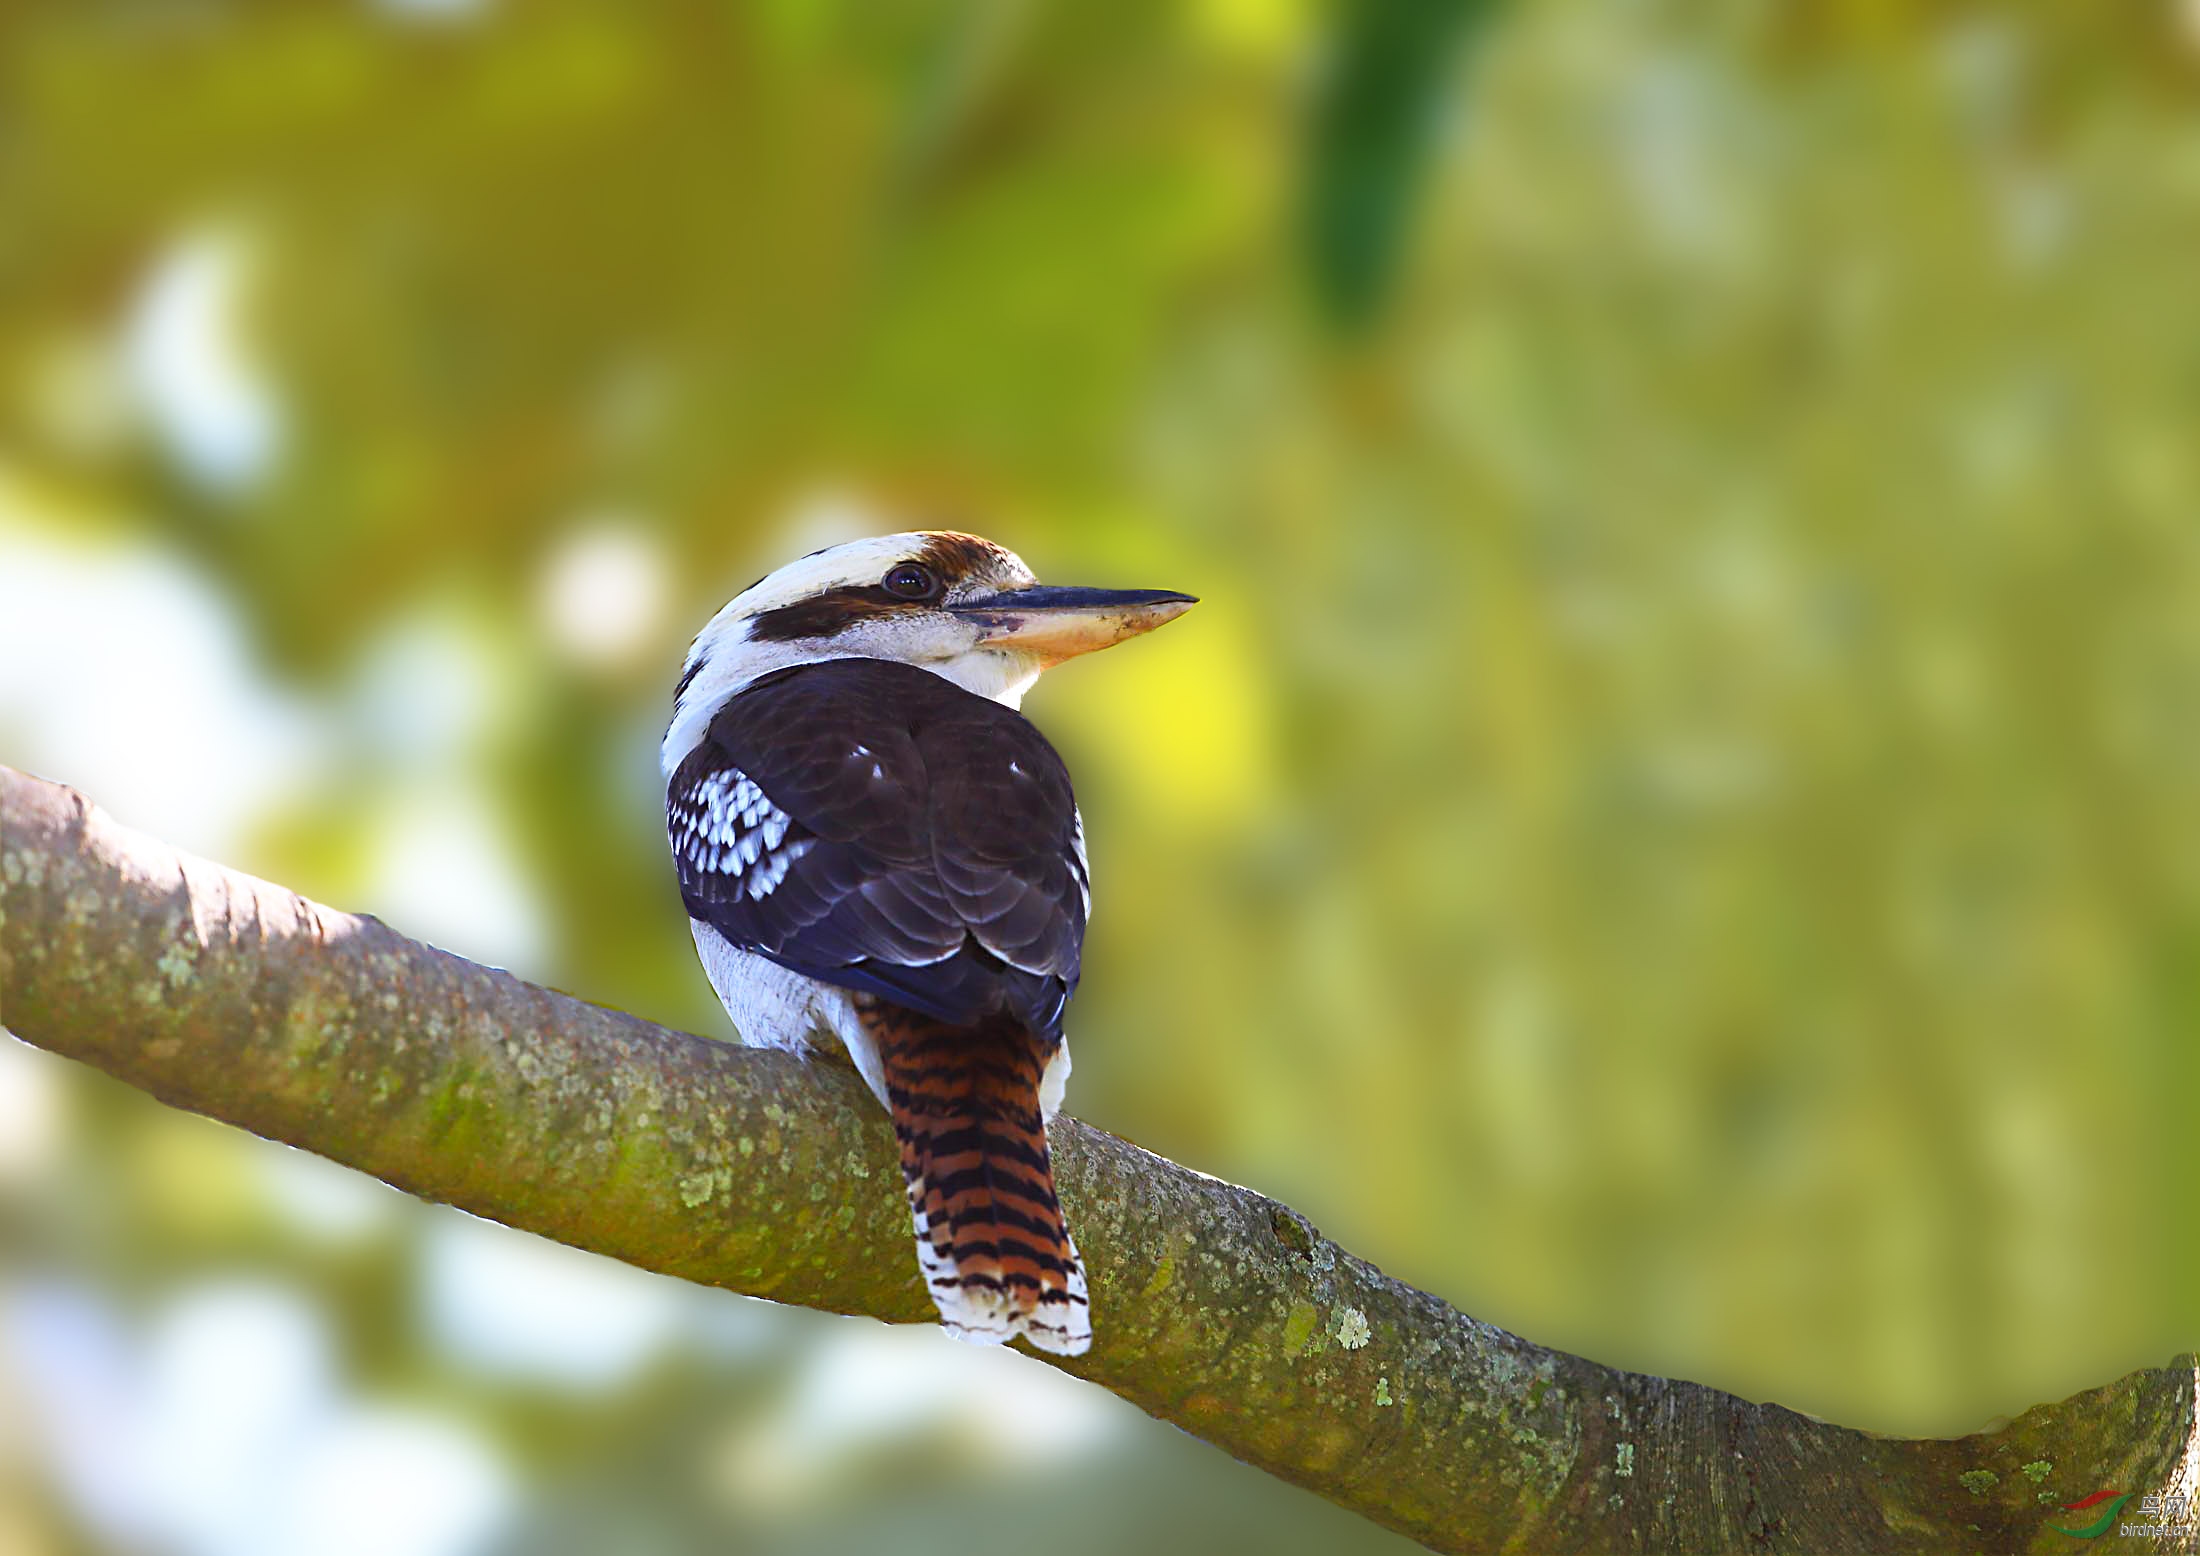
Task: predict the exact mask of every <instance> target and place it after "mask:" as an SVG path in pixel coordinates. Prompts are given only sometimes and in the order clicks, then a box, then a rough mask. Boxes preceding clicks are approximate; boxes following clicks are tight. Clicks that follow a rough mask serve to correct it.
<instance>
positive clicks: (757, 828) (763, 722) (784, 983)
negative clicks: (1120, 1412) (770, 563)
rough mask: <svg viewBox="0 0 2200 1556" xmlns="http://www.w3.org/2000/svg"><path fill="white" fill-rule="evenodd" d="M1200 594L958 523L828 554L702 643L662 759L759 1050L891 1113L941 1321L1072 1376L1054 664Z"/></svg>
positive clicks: (750, 595)
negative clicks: (1082, 577) (1126, 578)
mask: <svg viewBox="0 0 2200 1556" xmlns="http://www.w3.org/2000/svg"><path fill="white" fill-rule="evenodd" d="M1196 603H1197V601H1196V599H1195V597H1194V596H1192V595H1189V594H1182V593H1179V592H1177V591H1175V590H1169V589H1093V588H1067V587H1060V586H1052V585H1046V584H1041V583H1040V582H1039V581H1038V580H1037V578H1036V577H1035V576H1034V575H1033V573H1032V571H1031V569H1030V568H1029V567H1027V566H1026V565H1025V564H1024V562H1023V561H1022V559H1021V558H1019V557H1018V556H1017V555H1016V554H1015V553H1014V552H1012V551H1010V550H1008V549H1007V548H1006V547H1004V546H1001V545H998V544H996V543H994V542H993V541H990V540H985V539H982V538H980V537H978V536H975V535H968V534H963V533H960V532H957V531H952V530H916V531H908V532H904V533H899V534H891V535H879V536H872V537H868V538H865V539H860V540H852V541H849V542H847V543H845V544H841V545H835V546H830V547H827V548H826V549H824V550H821V551H814V552H812V553H810V554H809V555H808V556H805V557H802V558H800V559H799V560H797V561H794V562H791V563H789V564H788V565H786V566H784V567H781V568H780V569H779V570H778V571H776V572H773V573H770V574H768V575H766V576H765V577H764V578H762V579H759V580H758V581H757V582H756V583H754V584H752V585H751V586H750V587H748V588H747V589H744V590H743V591H742V592H741V593H739V594H737V595H735V596H734V597H733V599H732V600H730V601H729V602H727V604H726V605H725V606H724V608H722V609H721V610H720V611H719V612H718V613H717V614H716V615H714V616H713V617H711V619H710V621H709V622H708V623H707V624H706V625H705V626H704V628H703V630H702V631H701V632H700V633H698V634H697V635H696V637H695V640H694V642H693V644H692V645H691V647H690V648H689V650H688V653H687V657H686V660H685V662H684V664H683V665H682V668H681V672H680V678H679V683H678V686H677V689H676V690H675V692H674V696H673V714H672V721H671V724H670V726H669V727H668V729H667V730H666V732H665V738H664V744H663V746H662V749H661V751H660V758H661V763H662V767H663V772H664V778H665V826H666V832H667V835H668V837H669V839H670V842H671V847H672V855H673V859H674V862H675V864H676V866H677V870H678V875H679V883H680V896H681V900H682V902H683V904H684V905H685V907H686V909H687V913H688V919H689V924H690V927H691V929H692V930H693V932H694V939H695V947H696V952H697V954H698V956H699V958H700V959H701V961H702V964H703V969H704V972H705V973H706V974H707V976H708V977H709V979H710V983H711V986H712V988H713V989H714V990H715V991H716V993H717V995H718V998H719V1000H720V1002H721V1003H722V1004H723V1005H724V1006H725V1008H726V1013H727V1015H728V1016H730V1017H731V1018H732V1020H733V1024H734V1026H735V1028H736V1030H737V1031H738V1033H739V1035H740V1038H741V1040H742V1041H743V1042H745V1043H747V1044H749V1045H751V1046H755V1047H767V1048H784V1049H790V1050H794V1051H796V1052H804V1051H813V1050H818V1049H821V1050H823V1051H826V1052H830V1051H831V1047H832V1045H833V1043H834V1042H835V1041H836V1040H837V1042H838V1043H839V1044H840V1045H841V1046H842V1047H844V1048H845V1049H846V1051H847V1055H848V1057H849V1058H850V1059H851V1060H852V1061H853V1062H854V1064H855V1068H856V1071H857V1073H858V1074H860V1075H861V1076H862V1078H863V1080H864V1082H865V1084H866V1085H868V1086H869V1088H870V1090H871V1092H872V1093H873V1094H874V1095H875V1096H876V1097H877V1098H878V1100H879V1101H880V1102H881V1103H883V1104H884V1105H885V1108H886V1111H887V1113H888V1114H889V1115H890V1117H891V1118H892V1121H893V1126H894V1134H895V1138H896V1141H897V1143H898V1145H899V1147H900V1155H901V1170H902V1176H903V1179H904V1181H905V1183H906V1186H907V1189H908V1196H909V1208H910V1215H911V1220H912V1223H913V1227H914V1231H915V1237H916V1253H917V1266H918V1270H919V1273H920V1274H921V1276H922V1278H923V1280H924V1282H925V1286H926V1288H927V1290H928V1291H929V1293H930V1295H931V1298H932V1301H933V1304H934V1306H935V1307H936V1308H937V1310H938V1313H939V1318H940V1323H941V1326H942V1327H943V1328H945V1329H946V1330H947V1331H948V1332H949V1333H950V1334H953V1335H955V1336H957V1337H958V1338H961V1339H965V1340H970V1341H973V1342H976V1343H981V1344H1003V1343H1006V1342H1008V1341H1010V1340H1012V1339H1014V1338H1016V1337H1017V1336H1019V1335H1020V1336H1022V1337H1023V1338H1024V1340H1025V1341H1026V1343H1027V1344H1030V1345H1032V1346H1034V1347H1037V1348H1038V1349H1040V1350H1044V1351H1049V1352H1053V1353H1056V1354H1059V1355H1067V1356H1075V1355H1080V1354H1082V1353H1083V1352H1084V1351H1086V1350H1087V1349H1088V1348H1089V1347H1090V1346H1091V1344H1092V1320H1091V1307H1090V1295H1089V1291H1088V1289H1087V1283H1086V1279H1085V1271H1084V1266H1083V1263H1082V1261H1081V1259H1080V1258H1079V1256H1078V1252H1077V1245H1076V1242H1075V1240H1074V1239H1073V1238H1072V1237H1071V1235H1070V1232H1069V1228H1068V1226H1067V1225H1066V1224H1065V1223H1064V1220H1063V1217H1062V1209H1061V1205H1060V1202H1059V1200H1058V1199H1057V1198H1056V1195H1055V1188H1054V1170H1053V1159H1052V1156H1051V1154H1050V1151H1049V1148H1048V1141H1047V1126H1048V1124H1049V1123H1050V1122H1051V1121H1052V1120H1053V1118H1054V1116H1055V1115H1056V1113H1057V1112H1058V1111H1059V1110H1060V1108H1061V1105H1062V1097H1063V1089H1064V1087H1065V1085H1066V1083H1067V1082H1068V1079H1069V1073H1070V1055H1069V1041H1068V1038H1067V1036H1066V1035H1065V1033H1064V1031H1063V1020H1064V1016H1065V1013H1066V1011H1067V1009H1068V1006H1069V1002H1070V998H1071V996H1072V995H1073V994H1075V993H1076V990H1077V981H1078V975H1079V971H1080V967H1081V962H1082V957H1083V946H1084V936H1085V924H1086V921H1087V919H1088V917H1089V915H1090V913H1091V910H1092V871H1091V866H1090V863H1089V861H1088V859H1087V853H1086V847H1085V824H1084V817H1083V815H1082V814H1081V813H1080V811H1079V810H1078V806H1077V800H1076V796H1075V794H1074V792H1073V790H1072V788H1071V784H1070V776H1069V771H1068V769H1067V768H1066V767H1065V766H1064V765H1063V762H1062V759H1061V757H1060V756H1059V755H1058V754H1057V753H1056V751H1055V749H1054V747H1053V746H1052V745H1050V744H1049V743H1048V742H1047V739H1046V737H1045V736H1044V735H1042V734H1040V733H1039V731H1038V729H1037V728H1036V727H1035V726H1033V725H1032V723H1031V722H1030V721H1029V720H1028V719H1026V718H1025V717H1024V716H1023V714H1022V712H1021V711H1020V706H1021V703H1022V699H1023V696H1024V693H1025V692H1026V691H1028V690H1029V689H1030V687H1031V685H1032V683H1033V682H1034V681H1036V680H1037V679H1038V677H1039V675H1040V674H1041V672H1043V671H1045V670H1047V669H1049V668H1050V667H1052V666H1055V665H1058V664H1061V663H1062V662H1063V661H1065V660H1068V659H1071V658H1074V657H1076V656H1078V655H1080V654H1086V653H1090V652H1092V651H1094V650H1096V649H1102V648H1106V647H1109V646H1110V645H1112V644H1116V643H1120V642H1122V641H1124V640H1125V639H1127V638H1131V637H1135V636H1138V635H1139V634H1141V633H1145V632H1149V631H1151V630H1152V629H1154V628H1156V627H1158V626H1161V625H1162V624H1163V623H1165V622H1168V621H1171V620H1173V619H1174V618H1176V617H1177V616H1179V615H1181V614H1182V613H1183V612H1184V611H1186V610H1188V609H1189V608H1190V607H1191V606H1192V605H1194V604H1196Z"/></svg>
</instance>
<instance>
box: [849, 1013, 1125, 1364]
mask: <svg viewBox="0 0 2200 1556" xmlns="http://www.w3.org/2000/svg"><path fill="white" fill-rule="evenodd" d="M858 1009H859V1013H860V1016H861V1019H862V1022H863V1026H864V1030H865V1031H866V1032H868V1033H869V1034H870V1037H871V1040H872V1041H873V1042H874V1043H876V1044H877V1045H878V1051H879V1058H880V1061H881V1063H882V1065H883V1067H884V1069H885V1072H886V1104H887V1109H888V1111H889V1112H890V1113H892V1114H893V1118H894V1134H895V1136H896V1138H898V1139H899V1140H900V1141H901V1172H902V1176H903V1177H904V1178H905V1179H907V1180H908V1183H909V1208H910V1211H911V1213H912V1215H913V1217H914V1219H915V1222H916V1232H917V1265H918V1268H919V1269H921V1270H922V1271H923V1273H924V1280H925V1284H926V1285H927V1286H928V1287H929V1288H930V1289H931V1292H932V1300H933V1302H934V1303H935V1304H937V1305H938V1307H939V1310H940V1322H941V1324H943V1325H944V1326H945V1327H946V1328H947V1330H948V1331H949V1333H951V1334H955V1335H959V1336H961V1337H962V1338H964V1339H966V1340H977V1341H982V1342H986V1343H990V1344H995V1345H997V1344H1000V1343H1001V1342H1003V1341H1005V1340H1008V1339H1011V1338H1013V1337H1014V1336H1016V1335H1019V1334H1020V1335H1022V1336H1024V1338H1026V1339H1027V1340H1029V1341H1030V1342H1031V1343H1032V1344H1033V1345H1035V1346H1038V1347H1039V1348H1040V1349H1041V1350H1045V1351H1054V1352H1057V1353H1059V1354H1061V1355H1064V1356H1075V1355H1078V1354H1079V1353H1081V1352H1083V1351H1084V1350H1085V1349H1086V1348H1087V1347H1088V1346H1090V1345H1091V1344H1092V1317H1091V1312H1090V1309H1089V1307H1088V1305H1087V1302H1086V1296H1085V1269H1084V1266H1083V1265H1082V1264H1081V1263H1080V1262H1079V1261H1078V1258H1077V1245H1076V1244H1075V1243H1073V1242H1071V1241H1070V1235H1069V1228H1068V1227H1066V1226H1065V1225H1063V1222H1062V1207H1061V1206H1060V1205H1059V1204H1057V1203H1056V1202H1055V1198H1054V1164H1053V1160H1052V1158H1051V1157H1050V1156H1049V1155H1048V1152H1047V1137H1046V1124H1045V1122H1044V1119H1043V1117H1042V1115H1041V1113H1040V1108H1039V1077H1040V1075H1041V1073H1042V1072H1043V1071H1044V1069H1045V1065H1046V1055H1045V1053H1044V1052H1043V1050H1042V1048H1041V1046H1040V1043H1039V1041H1038V1040H1037V1039H1035V1038H1033V1037H1032V1035H1031V1034H1030V1033H1029V1032H1028V1031H1027V1030H1025V1028H1024V1025H1023V1023H1022V1022H1021V1021H1018V1020H1016V1019H1015V1018H1014V1017H1011V1016H1005V1015H1004V1016H996V1017H991V1018H988V1019H987V1020H985V1021H984V1022H981V1023H980V1024H979V1025H977V1026H974V1027H962V1026H950V1025H948V1024H947V1023H945V1022H942V1021H935V1020H934V1019H932V1018H931V1017H930V1016H924V1015H919V1014H917V1013H915V1012H913V1011H909V1010H904V1009H902V1008H901V1007H900V1006H898V1005H890V1004H887V1003H886V1002H884V1001H882V1000H876V999H865V1000H862V1001H860V1002H859V1005H858Z"/></svg>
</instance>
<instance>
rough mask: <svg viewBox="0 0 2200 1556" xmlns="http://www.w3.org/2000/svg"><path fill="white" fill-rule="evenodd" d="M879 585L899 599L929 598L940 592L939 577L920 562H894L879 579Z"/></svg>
mask: <svg viewBox="0 0 2200 1556" xmlns="http://www.w3.org/2000/svg"><path fill="white" fill-rule="evenodd" d="M880 587H881V588H883V589H885V591H886V592H887V593H888V594H891V595H894V596H896V597H898V598H900V599H904V600H929V599H931V598H932V596H933V595H935V594H938V593H939V592H940V579H939V574H937V573H935V572H933V571H932V569H930V568H929V567H926V566H925V565H924V564H923V563H922V562H896V563H895V564H894V565H893V567H891V568H890V569H888V571H887V574H886V576H885V578H883V579H881V580H880Z"/></svg>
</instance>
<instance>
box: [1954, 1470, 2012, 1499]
mask: <svg viewBox="0 0 2200 1556" xmlns="http://www.w3.org/2000/svg"><path fill="white" fill-rule="evenodd" d="M1956 1479H1957V1480H1959V1481H1961V1482H1962V1483H1963V1489H1964V1490H1966V1491H1968V1492H1970V1493H1971V1495H1972V1496H1974V1497H1982V1496H1984V1495H1986V1493H1987V1492H1989V1491H1991V1490H1993V1489H1994V1488H1995V1487H1996V1486H1998V1485H2000V1484H2001V1477H2000V1476H1999V1475H1996V1474H1995V1473H1994V1472H1993V1471H1992V1470H1965V1471H1964V1472H1963V1473H1962V1474H1960V1475H1958V1476H1957V1477H1956Z"/></svg>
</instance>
